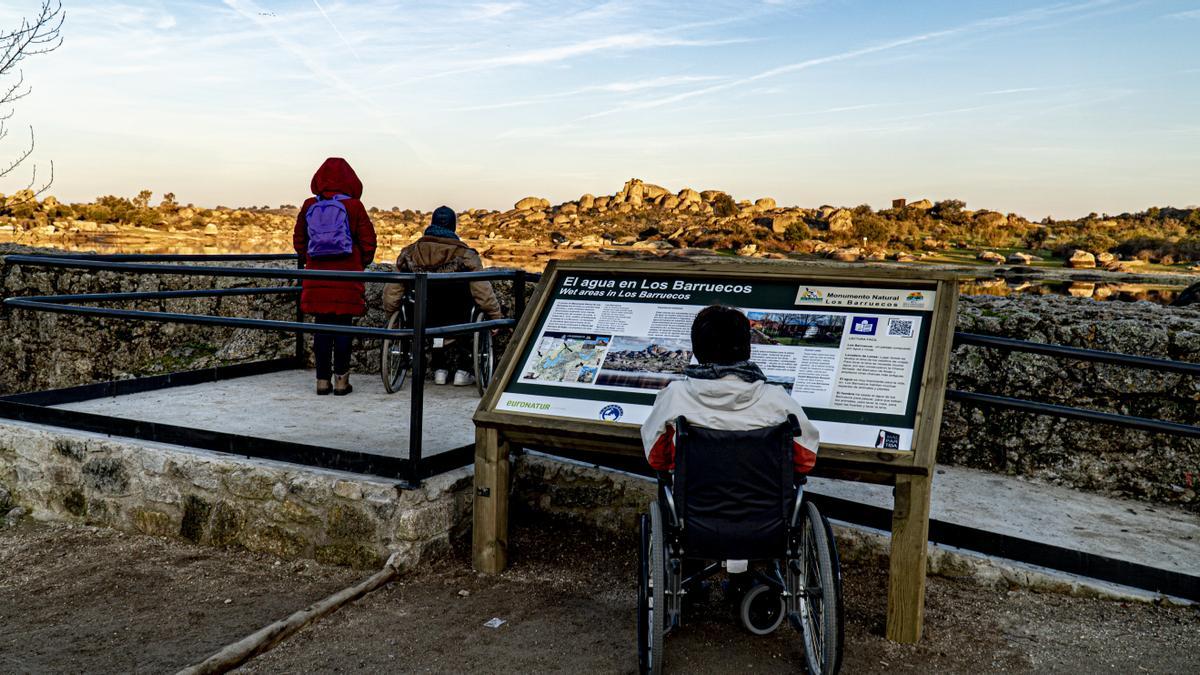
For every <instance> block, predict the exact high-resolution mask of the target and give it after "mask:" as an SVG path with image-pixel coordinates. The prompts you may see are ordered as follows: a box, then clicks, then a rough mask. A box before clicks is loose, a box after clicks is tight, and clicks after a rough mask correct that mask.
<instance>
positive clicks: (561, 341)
mask: <svg viewBox="0 0 1200 675" xmlns="http://www.w3.org/2000/svg"><path fill="white" fill-rule="evenodd" d="M611 339H612V338H611V336H608V335H587V334H578V333H543V334H542V339H541V340H539V341H538V343H537V347H536V348H535V349H534V355H533V357H532V358H531V359H530V360H529V366H528V367H527V368H526V370H525V372H524V373H522V374H521V381H522V382H538V383H544V384H552V383H561V382H578V383H583V384H591V383H592V382H593V381H594V380H595V379H596V373H597V372H598V371H599V370H600V364H601V363H603V362H604V355H605V354H606V353H608V345H609V342H610V341H611Z"/></svg>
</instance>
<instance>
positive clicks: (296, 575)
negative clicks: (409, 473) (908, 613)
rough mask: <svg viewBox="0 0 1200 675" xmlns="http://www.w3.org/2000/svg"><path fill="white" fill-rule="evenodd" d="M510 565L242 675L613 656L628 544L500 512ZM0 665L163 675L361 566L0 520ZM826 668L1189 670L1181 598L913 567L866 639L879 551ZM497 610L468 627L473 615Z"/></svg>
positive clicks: (530, 667) (784, 647) (716, 600)
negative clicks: (841, 657) (1014, 582)
mask: <svg viewBox="0 0 1200 675" xmlns="http://www.w3.org/2000/svg"><path fill="white" fill-rule="evenodd" d="M511 550H512V556H513V561H514V564H513V565H512V567H511V568H510V569H509V570H508V571H506V572H505V573H504V574H501V575H499V576H496V577H485V576H481V575H477V574H475V573H474V572H473V571H472V570H471V569H470V564H469V556H468V552H467V551H466V549H465V547H464V546H460V547H459V548H458V549H457V550H455V551H454V552H452V553H451V554H450V555H449V556H448V557H447V558H446V559H444V560H442V561H438V562H436V563H435V564H432V565H430V566H429V567H427V568H426V569H425V570H424V571H422V572H419V573H416V574H412V575H409V576H408V577H405V578H404V579H403V580H402V581H400V582H397V583H395V584H392V585H390V586H388V587H386V588H385V589H382V590H380V591H378V592H376V593H374V594H372V595H370V596H368V597H367V598H365V599H363V600H361V601H359V602H358V603H356V604H354V605H351V606H349V607H347V608H344V609H343V610H341V611H339V612H338V613H336V614H334V615H332V616H331V617H328V618H326V619H325V620H324V621H322V622H320V623H318V624H316V625H315V626H312V627H310V628H308V629H306V630H304V631H302V632H301V633H300V634H298V635H296V636H294V637H293V638H291V639H290V640H288V641H287V642H285V643H284V644H282V645H281V646H279V647H278V648H276V649H275V650H274V651H272V652H270V653H268V654H266V655H263V656H261V657H259V658H257V659H255V660H254V661H251V662H250V663H249V664H247V666H246V667H244V668H243V669H242V672H247V673H282V672H365V671H371V672H379V671H384V670H385V669H386V670H388V671H405V672H412V671H420V672H488V673H508V672H511V673H518V672H520V673H525V672H547V671H550V672H555V671H572V672H630V671H632V670H633V668H634V666H635V664H636V656H635V641H634V626H635V616H634V598H635V595H634V588H633V583H634V578H635V575H634V566H635V557H636V556H635V553H634V547H633V544H632V542H630V541H624V540H615V539H612V538H609V537H606V536H601V535H598V534H597V533H596V532H595V531H593V530H589V529H584V528H580V527H577V526H573V525H563V524H560V523H553V522H537V523H514V527H513V540H512V545H511ZM0 570H3V571H4V573H3V574H2V575H0V626H3V629H2V630H0V672H17V673H19V672H44V671H73V672H91V673H103V672H118V671H119V672H163V671H170V670H173V669H175V668H178V667H180V666H182V665H184V664H186V663H189V662H193V661H196V660H199V659H201V658H203V657H205V656H207V655H208V654H209V653H211V652H213V651H215V650H216V649H217V648H219V647H220V646H222V645H224V644H226V643H228V642H232V641H234V640H236V639H238V638H240V637H242V636H244V635H246V634H248V633H250V632H253V631H254V630H256V629H258V628H260V627H262V626H263V625H266V624H267V623H269V622H271V621H273V620H275V619H278V618H281V617H283V616H286V615H287V614H289V613H290V612H292V611H295V610H297V609H300V608H301V607H303V606H305V605H306V604H308V603H310V602H312V601H313V600H316V599H317V598H319V597H322V596H324V595H326V594H328V593H330V592H333V591H335V590H337V589H339V588H342V587H344V586H347V585H350V584H352V583H355V582H357V581H358V580H359V579H360V578H362V577H364V576H365V574H362V573H356V572H352V571H349V570H344V569H340V568H331V567H324V566H320V565H317V564H315V563H311V562H303V561H276V560H274V559H272V558H269V557H264V556H259V555H253V554H248V553H245V552H240V551H222V550H215V549H210V548H202V547H197V546H193V545H190V544H187V543H183V542H179V541H175V540H165V539H155V538H150V537H141V536H129V535H121V534H119V533H115V532H110V531H106V530H94V529H92V528H79V527H76V528H66V527H62V526H44V525H25V526H22V527H20V528H17V529H15V530H6V531H0ZM844 571H845V588H846V611H847V619H846V658H845V664H844V669H843V672H846V673H874V672H878V673H885V672H886V673H896V672H913V673H916V672H921V673H929V672H954V673H957V672H972V673H974V672H1121V673H1130V672H1163V673H1168V672H1194V671H1195V669H1196V665H1197V663H1200V610H1197V609H1196V608H1180V607H1159V606H1154V605H1141V604H1124V603H1116V602H1110V601H1103V600H1090V599H1082V598H1070V597H1065V596H1059V595H1052V594H1038V593H1031V592H1028V591H1023V590H1005V589H999V590H995V589H984V588H981V587H979V586H976V585H974V584H971V583H968V582H961V581H955V580H948V579H940V578H934V579H931V580H930V584H929V595H928V601H927V605H926V633H925V638H924V640H922V642H921V643H920V644H918V645H896V644H892V643H889V642H887V641H886V640H885V639H883V637H882V634H883V626H884V620H885V617H884V609H885V603H886V573H885V568H884V567H883V566H882V565H854V566H847V567H846V568H845V570H844ZM493 617H499V618H502V619H504V620H505V621H506V623H505V624H504V625H502V626H501V627H500V628H497V629H492V628H487V627H485V626H484V625H483V624H484V622H485V621H487V620H488V619H491V618H493ZM798 645H799V643H798V640H797V639H796V634H795V633H794V632H792V631H791V630H790V629H786V628H785V629H782V630H780V631H778V632H777V633H776V634H775V635H772V636H770V637H767V638H755V637H752V636H750V635H748V634H746V633H745V632H743V631H742V630H741V629H740V627H739V626H738V625H737V624H736V622H735V620H734V618H733V615H732V611H731V608H730V607H729V606H728V605H727V604H726V603H725V602H724V600H723V599H722V597H721V593H720V592H719V591H717V592H714V593H713V595H712V597H711V598H710V600H709V601H708V602H706V603H703V604H701V605H699V606H697V607H696V609H695V611H694V612H692V613H691V614H689V615H688V619H687V623H686V624H685V625H684V627H683V628H682V629H681V630H680V631H679V632H678V633H677V634H674V635H672V636H671V637H670V638H669V639H668V642H667V650H668V651H667V655H666V656H667V664H668V667H669V669H670V670H672V671H675V672H698V673H720V672H765V673H770V672H780V673H782V672H796V670H797V669H798V668H799V667H800V658H801V653H800V650H799V646H798Z"/></svg>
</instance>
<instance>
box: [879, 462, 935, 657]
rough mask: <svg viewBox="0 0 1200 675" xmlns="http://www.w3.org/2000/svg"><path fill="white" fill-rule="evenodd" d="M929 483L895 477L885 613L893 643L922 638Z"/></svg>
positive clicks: (929, 480) (923, 478)
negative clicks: (894, 501) (894, 502)
mask: <svg viewBox="0 0 1200 675" xmlns="http://www.w3.org/2000/svg"><path fill="white" fill-rule="evenodd" d="M932 483H933V480H932V478H931V477H930V476H908V475H900V476H896V504H895V507H894V508H893V510H892V550H891V555H890V556H889V557H890V561H889V562H890V569H889V572H888V611H887V639H889V640H892V641H893V642H907V643H913V642H917V641H919V640H920V639H921V627H922V625H923V622H924V614H925V557H926V548H927V546H928V542H929V497H930V487H931V485H932Z"/></svg>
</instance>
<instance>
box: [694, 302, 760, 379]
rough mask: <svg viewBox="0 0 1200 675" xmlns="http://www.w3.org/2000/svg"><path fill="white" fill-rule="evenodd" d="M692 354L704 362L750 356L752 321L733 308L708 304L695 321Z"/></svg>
mask: <svg viewBox="0 0 1200 675" xmlns="http://www.w3.org/2000/svg"><path fill="white" fill-rule="evenodd" d="M692 354H693V355H695V357H696V360H697V361H699V362H700V363H702V364H709V363H715V364H717V365H728V364H730V363H737V362H738V361H748V360H749V359H750V320H749V319H747V318H746V315H745V314H742V313H741V312H739V311H738V310H736V309H734V308H732V307H722V306H721V305H713V306H711V307H705V308H704V309H702V310H700V313H699V314H697V315H696V319H695V320H694V321H692Z"/></svg>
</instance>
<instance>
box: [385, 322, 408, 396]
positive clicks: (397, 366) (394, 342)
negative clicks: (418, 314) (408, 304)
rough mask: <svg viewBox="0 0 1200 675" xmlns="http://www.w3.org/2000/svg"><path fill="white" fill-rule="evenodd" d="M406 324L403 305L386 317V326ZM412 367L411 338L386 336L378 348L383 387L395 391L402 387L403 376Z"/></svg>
mask: <svg viewBox="0 0 1200 675" xmlns="http://www.w3.org/2000/svg"><path fill="white" fill-rule="evenodd" d="M407 325H408V312H407V310H406V309H405V307H404V305H403V304H402V305H400V309H398V310H396V311H395V312H392V315H391V316H390V317H388V322H387V327H388V328H392V329H395V328H404V327H406V326H407ZM411 367H412V338H386V339H384V340H383V341H382V346H381V347H380V348H379V373H380V375H381V376H382V377H383V388H384V389H386V390H387V393H389V394H391V393H395V392H397V391H399V390H400V389H401V388H402V387H404V378H405V377H407V376H408V371H409V368H411Z"/></svg>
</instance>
